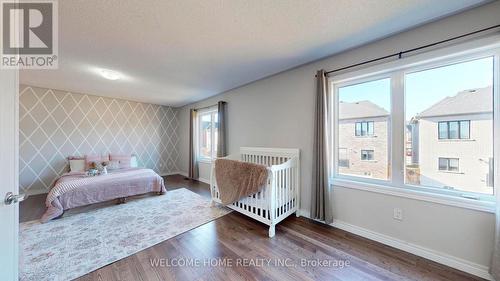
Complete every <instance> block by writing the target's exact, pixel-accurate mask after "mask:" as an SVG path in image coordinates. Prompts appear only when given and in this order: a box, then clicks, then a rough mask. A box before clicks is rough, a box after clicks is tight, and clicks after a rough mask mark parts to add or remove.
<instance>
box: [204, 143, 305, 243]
mask: <svg viewBox="0 0 500 281" xmlns="http://www.w3.org/2000/svg"><path fill="white" fill-rule="evenodd" d="M225 158H228V159H233V160H241V161H245V162H251V163H257V164H263V165H266V166H267V167H268V170H269V171H270V173H269V178H268V180H267V185H266V186H265V187H264V188H263V189H262V190H261V191H259V192H257V193H256V194H253V195H251V196H248V197H246V198H243V199H241V200H240V201H238V202H235V203H233V204H230V205H228V207H229V208H231V209H233V210H236V211H238V212H240V213H242V214H244V215H247V216H249V217H251V218H254V219H256V220H258V221H260V222H263V223H265V224H267V225H269V237H274V234H275V225H276V224H277V223H279V222H280V221H282V220H283V219H285V218H286V217H288V216H289V215H291V214H293V213H294V212H295V214H296V215H297V216H299V214H298V210H299V204H300V152H299V150H298V149H286V148H262V147H241V148H240V153H239V154H236V155H229V156H227V157H225ZM214 170H215V168H214V165H212V169H211V173H210V192H211V195H212V202H216V203H221V201H220V196H219V189H218V188H217V181H216V179H215V171H214Z"/></svg>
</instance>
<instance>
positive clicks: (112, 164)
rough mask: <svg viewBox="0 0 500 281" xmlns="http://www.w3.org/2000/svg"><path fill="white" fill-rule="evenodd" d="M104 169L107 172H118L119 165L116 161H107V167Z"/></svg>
mask: <svg viewBox="0 0 500 281" xmlns="http://www.w3.org/2000/svg"><path fill="white" fill-rule="evenodd" d="M106 169H107V170H108V171H113V170H118V169H120V163H119V162H118V161H116V160H114V161H109V162H108V166H106Z"/></svg>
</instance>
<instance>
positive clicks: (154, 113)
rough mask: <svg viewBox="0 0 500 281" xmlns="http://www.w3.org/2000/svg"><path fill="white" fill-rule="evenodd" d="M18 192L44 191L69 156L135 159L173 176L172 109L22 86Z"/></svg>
mask: <svg viewBox="0 0 500 281" xmlns="http://www.w3.org/2000/svg"><path fill="white" fill-rule="evenodd" d="M19 101H20V102H19V103H20V104H19V131H20V132H19V145H20V159H19V162H20V170H19V171H20V188H21V189H22V190H24V192H27V191H28V190H37V191H41V190H48V189H50V187H51V185H52V184H53V182H54V180H55V179H56V178H57V177H58V176H60V175H62V174H63V173H65V172H67V171H68V161H67V157H68V156H72V155H81V156H83V155H86V154H100V155H106V154H108V153H123V154H135V155H137V157H138V160H139V165H140V166H142V167H147V168H151V169H153V170H155V171H156V172H157V173H159V174H160V175H164V174H168V173H174V172H177V171H178V169H177V166H176V163H177V158H178V157H179V153H178V148H177V144H178V141H179V138H178V135H177V127H178V126H179V122H178V121H179V120H178V117H177V111H176V110H175V109H174V108H171V107H167V106H161V105H153V104H145V103H139V102H132V101H126V100H120V99H112V98H105V97H99V96H93V95H87V94H78V93H70V92H65V91H59V90H54V89H44V88H38V87H31V86H26V85H21V87H20V94H19Z"/></svg>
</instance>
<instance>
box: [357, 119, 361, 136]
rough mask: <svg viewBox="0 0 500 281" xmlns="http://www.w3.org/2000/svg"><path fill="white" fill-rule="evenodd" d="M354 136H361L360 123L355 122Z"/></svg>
mask: <svg viewBox="0 0 500 281" xmlns="http://www.w3.org/2000/svg"><path fill="white" fill-rule="evenodd" d="M356 136H361V123H359V122H357V123H356Z"/></svg>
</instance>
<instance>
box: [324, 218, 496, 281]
mask: <svg viewBox="0 0 500 281" xmlns="http://www.w3.org/2000/svg"><path fill="white" fill-rule="evenodd" d="M331 225H332V226H334V227H336V228H339V229H342V230H345V231H347V232H351V233H354V234H356V235H359V236H362V237H364V238H368V239H370V240H374V241H377V242H379V243H382V244H385V245H388V246H391V247H394V248H396V249H399V250H403V251H405V252H408V253H411V254H414V255H417V256H420V257H423V258H426V259H428V260H431V261H434V262H437V263H440V264H444V265H446V266H449V267H453V268H455V269H458V270H461V271H464V272H467V273H470V274H472V275H475V276H479V277H481V278H484V279H487V280H493V278H492V276H491V275H490V273H489V272H488V267H486V266H484V265H481V264H477V263H473V262H470V261H467V260H464V259H461V258H457V257H454V256H451V255H448V254H445V253H442V252H438V251H435V250H432V249H429V248H425V247H422V246H419V245H416V244H413V243H409V242H406V241H403V240H399V239H397V238H394V237H391V236H388V235H385V234H381V233H378V232H375V231H371V230H369V229H366V228H362V227H359V226H355V225H352V224H348V223H346V222H343V221H339V220H334V222H333V223H332V224H331Z"/></svg>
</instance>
